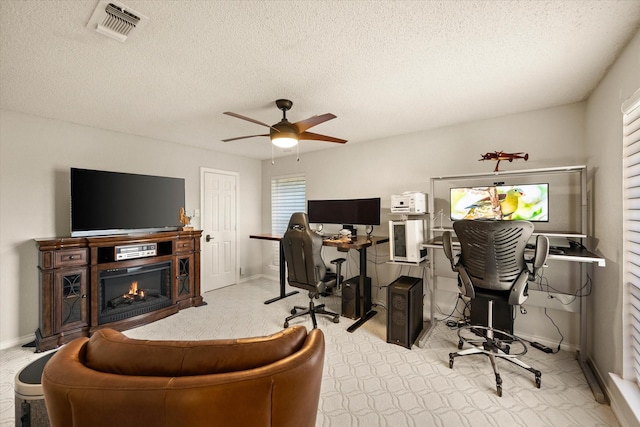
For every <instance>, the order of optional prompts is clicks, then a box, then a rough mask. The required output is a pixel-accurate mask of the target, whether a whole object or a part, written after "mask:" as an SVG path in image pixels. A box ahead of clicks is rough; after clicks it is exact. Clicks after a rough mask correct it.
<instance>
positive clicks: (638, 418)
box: [608, 373, 640, 427]
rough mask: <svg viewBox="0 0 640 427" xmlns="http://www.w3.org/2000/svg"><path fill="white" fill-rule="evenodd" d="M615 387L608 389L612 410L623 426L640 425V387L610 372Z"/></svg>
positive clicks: (634, 426)
mask: <svg viewBox="0 0 640 427" xmlns="http://www.w3.org/2000/svg"><path fill="white" fill-rule="evenodd" d="M609 378H610V379H611V383H612V384H613V387H612V388H611V390H608V394H609V396H610V400H611V410H612V411H613V413H614V414H615V416H616V418H618V422H619V423H620V425H621V426H622V427H639V426H640V387H638V384H636V383H634V382H632V381H626V380H623V379H622V378H620V377H619V376H618V375H616V374H612V373H609Z"/></svg>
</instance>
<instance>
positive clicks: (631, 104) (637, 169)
mask: <svg viewBox="0 0 640 427" xmlns="http://www.w3.org/2000/svg"><path fill="white" fill-rule="evenodd" d="M622 112H623V114H624V116H623V146H624V148H623V198H624V200H623V227H624V228H623V234H624V236H623V239H624V272H623V277H624V298H625V302H624V305H625V307H624V311H623V313H624V316H625V317H624V319H623V325H624V329H623V334H624V341H625V346H624V351H623V352H624V374H623V375H624V377H625V379H627V380H630V381H635V382H636V384H637V385H638V386H640V90H638V91H636V93H635V94H634V96H633V97H632V98H631V100H630V101H628V102H626V103H625V105H623V111H622Z"/></svg>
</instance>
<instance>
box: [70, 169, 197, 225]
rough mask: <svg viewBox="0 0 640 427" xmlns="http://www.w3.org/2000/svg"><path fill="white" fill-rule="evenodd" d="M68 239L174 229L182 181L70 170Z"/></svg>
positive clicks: (147, 176) (182, 204) (181, 197)
mask: <svg viewBox="0 0 640 427" xmlns="http://www.w3.org/2000/svg"><path fill="white" fill-rule="evenodd" d="M70 175H71V236H73V237H82V236H101V235H113V234H131V233H138V232H156V231H172V230H177V229H178V228H179V227H180V226H181V224H180V208H182V207H184V199H185V180H184V178H170V177H163V176H151V175H137V174H131V173H120V172H108V171H100V170H91V169H78V168H71V173H70Z"/></svg>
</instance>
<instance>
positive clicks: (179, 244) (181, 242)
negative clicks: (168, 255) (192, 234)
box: [175, 239, 195, 254]
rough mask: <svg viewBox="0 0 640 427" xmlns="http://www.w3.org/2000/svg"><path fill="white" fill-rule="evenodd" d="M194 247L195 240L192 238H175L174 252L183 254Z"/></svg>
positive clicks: (191, 250)
mask: <svg viewBox="0 0 640 427" xmlns="http://www.w3.org/2000/svg"><path fill="white" fill-rule="evenodd" d="M194 249H195V242H194V241H193V239H178V240H176V249H175V253H176V254H184V253H189V252H193V251H194Z"/></svg>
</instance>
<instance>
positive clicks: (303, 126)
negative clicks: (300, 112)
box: [293, 113, 336, 133]
mask: <svg viewBox="0 0 640 427" xmlns="http://www.w3.org/2000/svg"><path fill="white" fill-rule="evenodd" d="M335 118H336V116H335V115H333V114H331V113H327V114H321V115H319V116H312V117H309V118H308V119H305V120H300V121H299V122H295V123H294V124H293V125H294V126H295V127H296V128H297V129H298V133H302V132H304V131H305V130H307V129H310V128H312V127H314V126H316V125H319V124H320V123H324V122H326V121H328V120H331V119H335Z"/></svg>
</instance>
